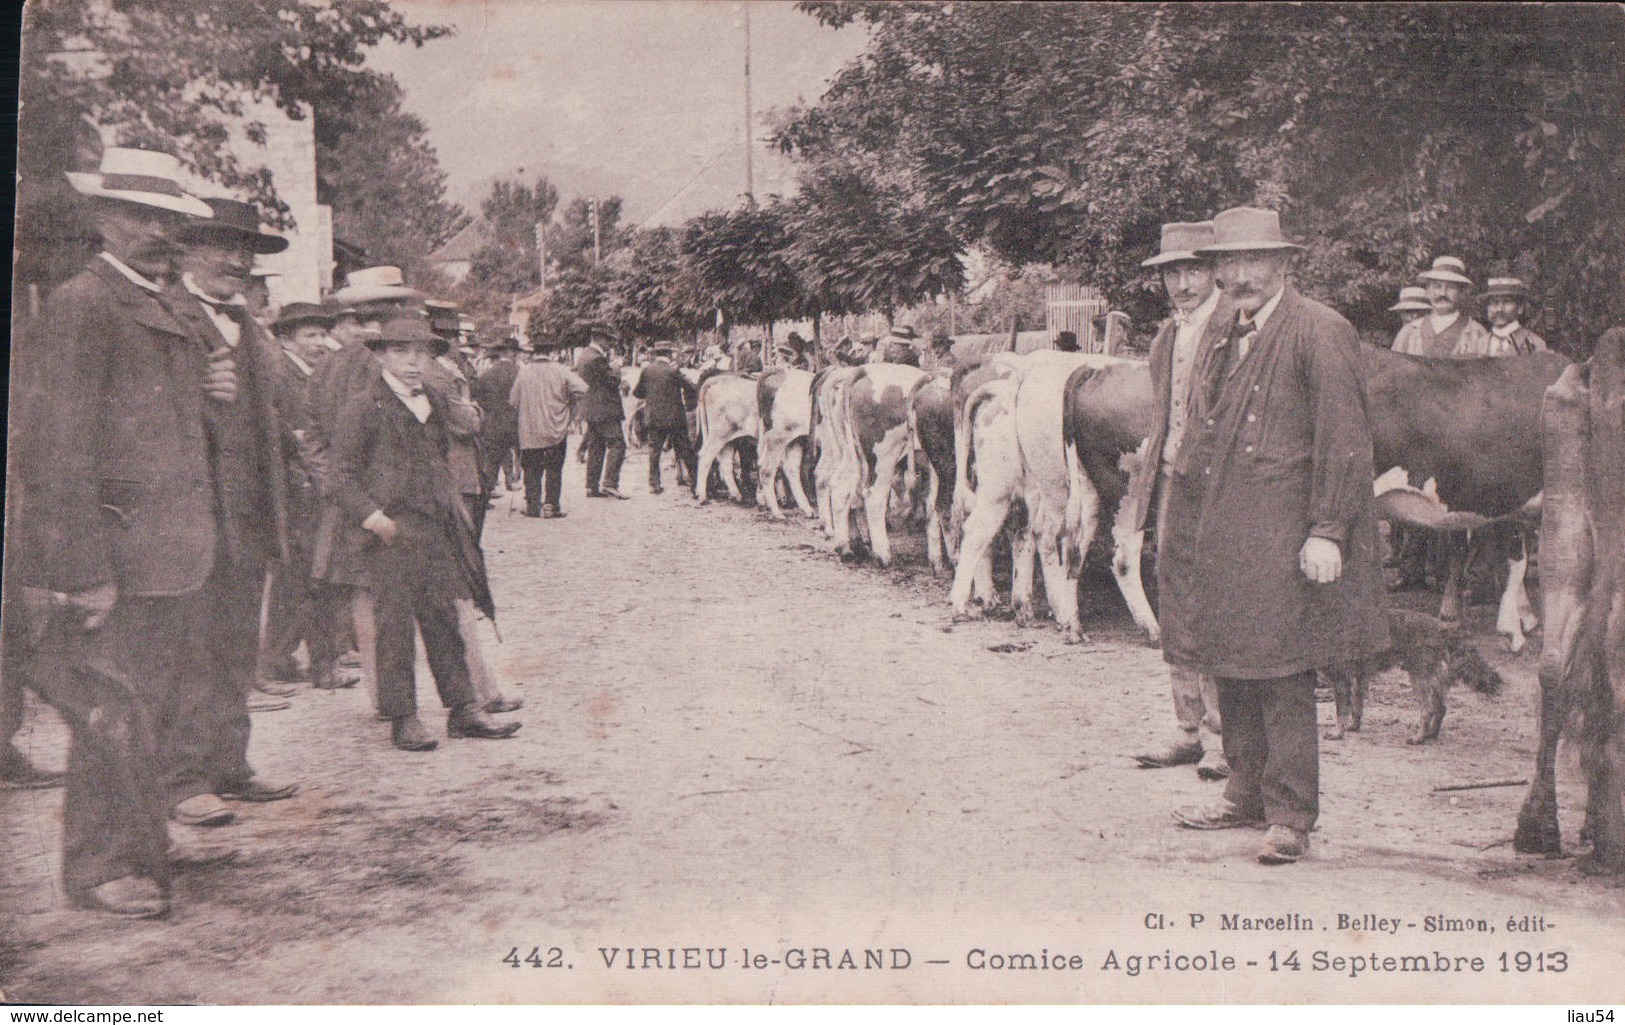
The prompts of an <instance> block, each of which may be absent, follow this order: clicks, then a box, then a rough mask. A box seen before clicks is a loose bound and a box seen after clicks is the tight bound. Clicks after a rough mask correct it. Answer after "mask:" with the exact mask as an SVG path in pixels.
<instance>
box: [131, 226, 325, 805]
mask: <svg viewBox="0 0 1625 1025" xmlns="http://www.w3.org/2000/svg"><path fill="white" fill-rule="evenodd" d="M205 202H206V203H208V204H209V207H210V208H211V209H212V210H213V213H214V216H212V217H210V218H207V219H199V220H196V221H193V222H191V223H190V224H188V225H186V226H185V227H184V228H183V230H182V232H181V240H182V242H183V244H184V247H185V248H184V251H183V253H182V254H181V256H180V258H179V261H178V266H179V267H180V268H181V272H182V273H181V276H180V280H179V282H178V284H177V285H176V286H174V287H172V288H171V289H170V290H169V293H168V300H169V304H170V307H171V308H172V309H173V310H174V311H175V313H176V315H177V316H178V317H179V318H180V319H181V320H182V322H183V323H185V324H186V326H187V328H188V330H189V331H190V332H191V335H192V337H193V339H194V340H195V342H196V344H197V346H198V348H199V350H200V351H202V352H203V353H204V354H205V359H207V360H208V366H209V367H210V368H211V374H212V375H217V376H224V375H228V374H229V375H231V385H232V388H233V389H234V390H235V395H234V396H227V395H222V394H215V395H211V401H210V402H208V403H205V404H204V407H203V409H204V426H205V430H206V432H207V440H208V447H209V452H210V457H211V460H212V462H213V469H214V490H215V507H216V510H217V517H218V520H219V524H220V529H219V531H218V535H217V538H216V542H215V561H216V568H215V573H216V576H218V577H220V588H219V592H218V596H217V598H218V600H217V602H216V604H215V605H214V607H213V609H212V613H213V615H212V617H211V621H210V623H209V628H210V631H211V633H210V636H209V642H208V646H209V648H210V650H211V654H212V657H213V658H214V660H215V666H214V672H213V673H212V674H207V675H206V676H204V677H199V678H194V679H192V680H191V683H192V685H193V689H192V690H191V691H190V692H189V693H187V694H186V695H185V696H184V699H183V700H184V706H183V711H182V712H181V714H179V715H178V716H177V717H176V718H175V719H174V720H173V721H172V722H171V724H170V731H169V733H168V734H167V735H166V736H164V737H161V738H160V741H161V742H162V743H163V745H164V747H165V749H166V754H167V755H168V757H169V758H170V760H171V761H170V769H169V772H170V787H171V790H172V798H173V800H174V802H175V809H174V812H173V815H174V817H175V818H176V820H177V821H180V822H182V823H187V824H197V823H202V822H204V821H205V820H208V819H213V818H217V817H220V816H221V814H222V813H223V812H224V807H223V806H222V805H220V801H219V798H220V797H229V798H231V799H234V800H245V801H275V800H282V799H284V798H287V797H291V796H292V795H293V793H294V792H295V790H297V789H298V787H297V785H296V784H293V783H288V782H273V781H269V780H265V779H262V778H260V777H258V776H256V775H255V773H254V770H253V769H252V768H251V767H250V766H249V764H248V742H249V732H250V717H249V709H250V705H249V701H250V694H251V692H252V691H253V690H254V687H255V685H256V683H258V682H259V678H258V673H257V668H258V654H259V648H260V637H259V634H260V629H259V626H260V609H261V603H262V602H263V601H265V600H266V598H267V597H268V596H269V592H270V588H269V587H267V586H266V585H267V583H268V582H270V580H271V579H272V578H273V576H274V567H275V565H276V564H277V563H283V562H286V561H287V557H288V543H287V526H288V523H287V487H286V481H287V465H286V461H285V455H284V451H283V438H282V428H281V425H280V423H279V421H278V418H277V416H276V408H275V399H276V394H275V389H276V379H277V373H278V366H277V363H276V362H274V360H275V356H276V353H275V349H274V348H273V345H272V343H271V340H270V339H269V338H267V337H266V334H265V330H264V329H263V328H262V327H260V325H259V323H258V322H257V321H255V320H254V318H253V316H252V315H251V314H250V313H249V310H248V306H247V303H246V302H245V300H244V299H243V290H244V289H245V288H246V287H247V286H248V282H249V277H250V272H251V271H252V270H253V268H254V257H255V256H257V255H262V254H267V253H279V252H281V251H282V250H284V249H286V248H287V247H288V242H287V240H286V239H284V238H282V237H281V236H280V235H275V234H272V233H269V232H266V231H264V230H262V229H261V227H260V223H259V215H258V213H257V212H256V211H255V209H254V207H253V206H251V205H249V204H248V203H244V202H241V201H240V200H235V199H207V200H205ZM274 704H279V705H280V707H287V703H286V702H285V701H281V702H275V703H274Z"/></svg>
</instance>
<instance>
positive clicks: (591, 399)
mask: <svg viewBox="0 0 1625 1025" xmlns="http://www.w3.org/2000/svg"><path fill="white" fill-rule="evenodd" d="M576 373H578V374H580V375H581V379H582V380H583V381H586V382H587V395H586V397H585V398H583V399H582V400H581V419H583V420H585V421H587V422H588V423H590V424H592V423H605V422H611V421H613V422H615V423H619V422H620V421H621V419H622V418H623V417H624V416H625V412H626V411H625V410H624V409H623V408H622V406H621V375H620V374H618V373H616V371H615V368H614V367H612V366H610V365H609V358H608V357H607V356H605V355H604V354H603V353H601V352H599V351H598V350H597V349H593V348H588V349H587V350H586V353H585V355H583V356H582V357H581V362H579V363H577V364H576Z"/></svg>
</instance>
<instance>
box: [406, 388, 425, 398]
mask: <svg viewBox="0 0 1625 1025" xmlns="http://www.w3.org/2000/svg"><path fill="white" fill-rule="evenodd" d="M406 394H408V395H410V396H412V397H413V398H414V399H415V398H417V397H418V396H419V395H422V394H423V389H422V388H413V389H412V390H411V391H409V392H407V393H406Z"/></svg>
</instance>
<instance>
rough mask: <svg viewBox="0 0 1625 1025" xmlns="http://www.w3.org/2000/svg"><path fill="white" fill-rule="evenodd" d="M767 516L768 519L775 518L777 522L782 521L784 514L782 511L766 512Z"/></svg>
mask: <svg viewBox="0 0 1625 1025" xmlns="http://www.w3.org/2000/svg"><path fill="white" fill-rule="evenodd" d="M767 516H768V519H771V520H775V521H777V522H779V523H783V522H784V514H783V513H776V512H769V513H768V514H767Z"/></svg>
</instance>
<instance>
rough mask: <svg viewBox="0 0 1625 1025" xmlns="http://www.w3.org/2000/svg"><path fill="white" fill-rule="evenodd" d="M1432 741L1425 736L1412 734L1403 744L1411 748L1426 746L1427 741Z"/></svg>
mask: <svg viewBox="0 0 1625 1025" xmlns="http://www.w3.org/2000/svg"><path fill="white" fill-rule="evenodd" d="M1432 739H1433V738H1432V737H1429V736H1426V735H1425V734H1421V733H1413V734H1411V735H1410V736H1408V737H1406V738H1405V743H1407V744H1409V745H1411V746H1412V747H1419V746H1420V745H1422V744H1426V743H1427V742H1428V741H1429V740H1432Z"/></svg>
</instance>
